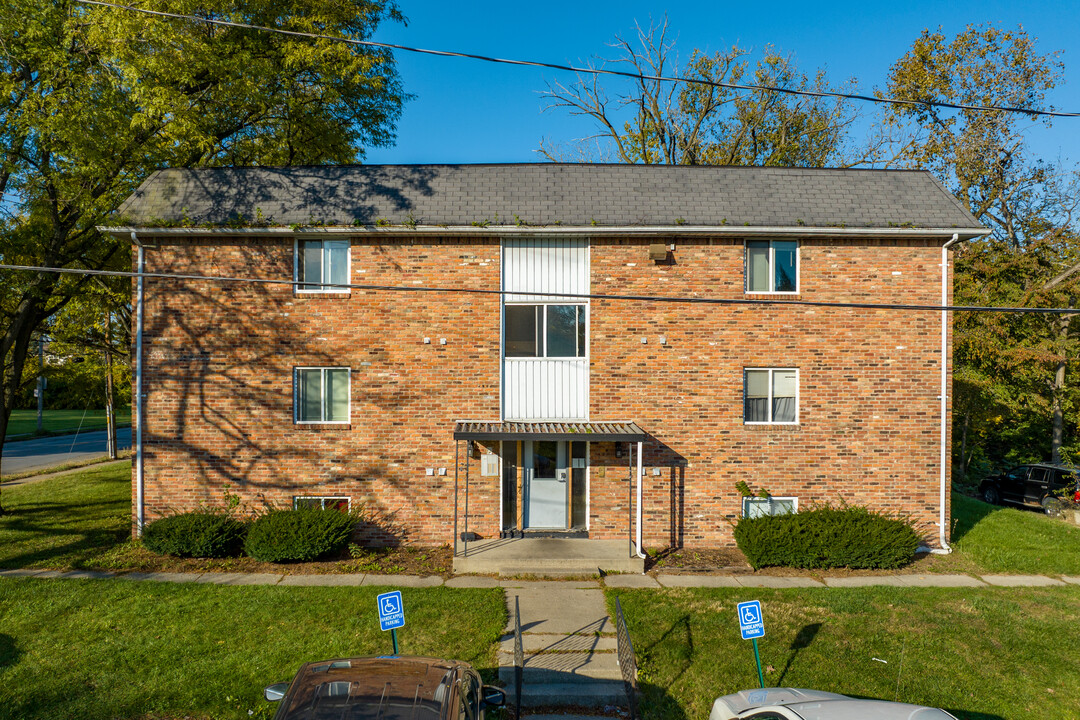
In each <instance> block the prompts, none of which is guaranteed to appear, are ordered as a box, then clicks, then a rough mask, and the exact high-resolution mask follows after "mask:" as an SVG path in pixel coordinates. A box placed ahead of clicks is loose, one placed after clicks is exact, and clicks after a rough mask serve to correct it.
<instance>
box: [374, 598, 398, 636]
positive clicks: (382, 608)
mask: <svg viewBox="0 0 1080 720" xmlns="http://www.w3.org/2000/svg"><path fill="white" fill-rule="evenodd" d="M375 602H376V603H378V605H379V627H381V628H382V629H383V630H394V629H396V628H399V627H405V607H404V606H403V605H402V604H401V591H400V590H395V591H393V592H388V593H383V594H382V595H379V596H378V597H377V598H375Z"/></svg>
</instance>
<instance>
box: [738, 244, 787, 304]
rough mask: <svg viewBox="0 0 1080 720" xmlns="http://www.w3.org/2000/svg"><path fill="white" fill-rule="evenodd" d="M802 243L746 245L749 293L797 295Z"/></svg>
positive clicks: (747, 286) (747, 290)
mask: <svg viewBox="0 0 1080 720" xmlns="http://www.w3.org/2000/svg"><path fill="white" fill-rule="evenodd" d="M798 291H799V243H798V241H797V240H747V241H746V292H748V293H797V292H798Z"/></svg>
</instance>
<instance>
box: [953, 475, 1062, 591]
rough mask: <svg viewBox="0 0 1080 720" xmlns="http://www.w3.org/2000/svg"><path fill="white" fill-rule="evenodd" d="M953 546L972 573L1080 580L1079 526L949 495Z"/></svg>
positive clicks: (1036, 514) (1029, 512) (1038, 514)
mask: <svg viewBox="0 0 1080 720" xmlns="http://www.w3.org/2000/svg"><path fill="white" fill-rule="evenodd" d="M952 512H953V547H954V548H955V550H956V551H957V552H956V554H957V555H959V556H960V558H962V559H964V560H967V561H968V563H970V564H971V565H972V566H973V569H974V570H975V571H977V572H983V573H1025V574H1048V575H1080V525H1075V524H1073V523H1069V522H1066V521H1064V520H1061V519H1057V518H1049V517H1046V516H1045V515H1043V514H1041V513H1038V512H1033V511H1031V510H1023V509H1018V508H1010V507H999V506H996V505H987V504H986V503H984V502H982V501H980V500H974V499H972V498H969V497H965V496H963V495H957V494H953V502H952Z"/></svg>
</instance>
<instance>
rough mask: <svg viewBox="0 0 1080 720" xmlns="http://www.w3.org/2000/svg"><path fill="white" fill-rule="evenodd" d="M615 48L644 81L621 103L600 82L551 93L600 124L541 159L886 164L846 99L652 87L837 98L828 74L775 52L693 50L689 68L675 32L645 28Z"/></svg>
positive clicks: (628, 86) (628, 88)
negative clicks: (862, 135)
mask: <svg viewBox="0 0 1080 720" xmlns="http://www.w3.org/2000/svg"><path fill="white" fill-rule="evenodd" d="M613 47H614V48H615V49H616V50H617V52H618V56H617V57H616V58H614V59H613V60H611V61H610V62H612V63H613V64H617V65H619V66H621V69H623V70H626V71H629V72H633V73H636V74H639V75H642V76H645V77H643V78H641V79H627V80H625V81H622V80H611V81H610V82H612V83H613V84H616V83H619V84H617V85H615V87H617V88H618V89H617V90H613V91H612V92H613V93H614V94H612V95H609V93H608V90H607V89H606V88H605V87H604V86H603V85H602V84H601V81H600V79H599V78H598V77H597V76H596V75H579V76H578V78H577V80H576V82H574V83H571V84H569V85H564V84H562V83H559V82H554V83H552V84H550V85H549V87H548V91H547V92H546V94H545V95H546V99H547V109H551V108H564V109H566V110H567V111H568V112H569V113H570V114H571V115H582V116H585V117H587V118H591V119H592V120H593V121H594V122H595V124H596V127H597V133H596V134H595V135H593V136H591V137H589V138H586V139H585V140H584V141H581V142H580V143H579V144H578V146H577V147H576V148H571V149H569V150H567V149H566V148H564V147H558V146H553V145H551V144H550V143H547V144H545V143H544V142H542V143H541V146H540V152H541V153H542V154H543V155H544V156H545V157H547V158H548V159H550V160H561V159H567V158H573V157H585V158H592V157H595V155H596V154H599V156H600V157H601V158H603V159H605V160H612V161H616V162H624V163H666V164H671V165H777V166H802V167H824V166H837V167H849V166H852V165H855V164H859V163H865V162H871V161H874V160H877V159H880V151H881V150H882V149H883V148H884V147H885V143H884V140H883V138H880V137H878V136H876V135H875V136H874V137H873V138H871V139H869V140H868V141H867V142H866V143H865V144H864V145H862V146H860V147H856V146H855V145H854V144H853V143H852V142H851V141H850V138H849V128H850V127H851V125H852V124H853V123H854V122H855V120H856V119H857V113H856V111H855V109H854V108H853V106H852V104H851V103H850V102H848V101H846V100H843V99H837V98H824V97H811V96H800V95H792V94H784V93H777V92H772V91H766V90H735V89H732V88H726V87H717V86H715V85H704V84H700V83H672V82H661V81H659V80H650V79H647V78H648V77H657V76H666V77H672V76H680V77H686V78H691V79H696V80H705V81H710V82H718V83H734V84H744V85H761V86H768V87H779V88H786V89H791V90H813V91H825V90H834V89H836V88H833V87H832V86H830V85H829V83H828V81H827V79H826V77H825V73H824V71H821V70H819V71H818V72H817V73H816V74H815V75H814V76H813V77H812V78H811V77H807V76H806V75H805V74H803V73H802V72H800V71H799V69H798V67H797V65H796V63H795V61H794V60H793V59H792V58H791V57H788V56H783V55H781V54H779V53H778V52H777V51H776V50H774V49H773V48H771V47H766V48H765V50H764V51H763V52H762V54H761V57H760V58H758V59H757V61H756V62H755V61H752V60H751V53H750V51H748V50H746V49H744V48H740V47H738V46H733V47H732V48H731V49H730V50H726V51H721V52H717V53H714V54H711V55H709V54H706V53H702V52H699V51H697V50H694V51H693V52H692V53H691V55H690V59H689V61H687V62H686V63H685V64H684V63H681V62H680V61H679V59H678V56H677V55H676V53H675V43H674V41H670V40H668V38H667V23H666V22H664V23H663V24H661V25H652V26H650V27H649V28H648V29H644V28H641V27H638V34H637V37H636V38H634V39H633V40H628V39H624V38H622V37H616V40H615V42H614V44H613ZM606 62H607V61H605V63H606ZM853 83H854V81H850V82H849V85H853ZM590 143H596V153H593V152H592V150H590V149H588V147H589V144H590Z"/></svg>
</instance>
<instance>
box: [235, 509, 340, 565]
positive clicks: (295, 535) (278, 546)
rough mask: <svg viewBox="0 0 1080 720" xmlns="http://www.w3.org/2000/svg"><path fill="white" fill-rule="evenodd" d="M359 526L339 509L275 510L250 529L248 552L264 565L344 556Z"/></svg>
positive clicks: (247, 541) (245, 546) (262, 517)
mask: <svg viewBox="0 0 1080 720" xmlns="http://www.w3.org/2000/svg"><path fill="white" fill-rule="evenodd" d="M357 522H359V518H358V517H357V515H356V514H355V513H343V512H341V511H340V510H336V509H329V508H328V509H326V510H322V509H319V508H298V509H296V510H271V511H270V512H268V513H266V514H265V515H262V516H261V517H259V518H257V519H256V520H255V522H253V523H252V524H251V526H250V527H249V528H248V534H247V540H246V541H245V543H244V551H245V552H246V553H247V554H248V555H250V556H251V557H253V558H255V559H256V560H260V561H262V562H288V561H290V560H294V561H296V560H298V561H306V560H314V559H316V558H319V557H323V556H324V555H329V554H331V553H334V552H340V551H341V550H342V549H343V548H344V547H345V545H346V544H347V543H348V542H349V537H350V536H351V535H352V531H353V527H355V526H356V523H357Z"/></svg>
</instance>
